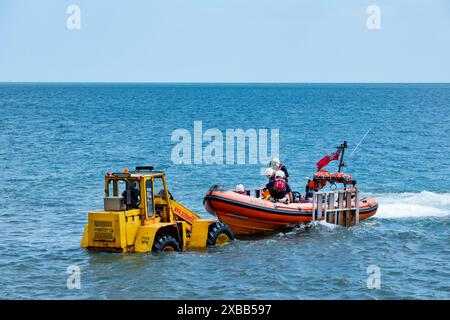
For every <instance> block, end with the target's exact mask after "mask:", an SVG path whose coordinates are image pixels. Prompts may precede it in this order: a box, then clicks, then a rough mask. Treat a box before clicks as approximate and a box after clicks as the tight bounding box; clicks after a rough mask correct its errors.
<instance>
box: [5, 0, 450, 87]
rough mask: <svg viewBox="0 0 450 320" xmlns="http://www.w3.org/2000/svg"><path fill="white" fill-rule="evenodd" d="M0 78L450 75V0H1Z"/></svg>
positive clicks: (396, 78)
mask: <svg viewBox="0 0 450 320" xmlns="http://www.w3.org/2000/svg"><path fill="white" fill-rule="evenodd" d="M72 4H74V5H78V6H79V7H80V9H81V29H80V30H68V29H67V27H66V20H67V18H68V16H69V15H68V14H67V13H66V9H67V7H68V6H69V5H72ZM372 4H374V5H378V6H379V7H380V8H381V30H368V28H367V26H366V21H367V18H368V14H367V13H366V9H367V7H368V6H369V5H372ZM0 81H14V82H22V81H24V82H26V81H48V82H58V81H68V82H72V81H73V82H83V81H89V82H95V81H100V82H109V81H113V82H141V81H144V82H450V0H386V1H385V0H371V1H365V0H340V1H333V0H328V1H325V0H316V1H302V0H270V1H269V0H158V1H156V0H146V1H144V0H132V1H115V0H108V1H106V0H84V1H82V0H71V1H65V0H39V1H33V0H28V1H26V0H0Z"/></svg>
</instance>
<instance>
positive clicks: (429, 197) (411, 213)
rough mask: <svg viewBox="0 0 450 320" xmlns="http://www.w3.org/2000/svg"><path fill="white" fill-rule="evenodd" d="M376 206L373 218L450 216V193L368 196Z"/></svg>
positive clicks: (427, 192) (423, 192) (424, 192)
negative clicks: (376, 209) (377, 205)
mask: <svg viewBox="0 0 450 320" xmlns="http://www.w3.org/2000/svg"><path fill="white" fill-rule="evenodd" d="M370 196H371V197H373V199H375V200H376V201H377V202H378V204H379V207H378V211H377V214H376V215H375V217H378V218H387V219H397V218H411V217H443V216H447V215H450V193H434V192H429V191H422V192H419V193H390V194H378V195H377V194H374V195H370Z"/></svg>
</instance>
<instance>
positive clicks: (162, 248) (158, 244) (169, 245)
mask: <svg viewBox="0 0 450 320" xmlns="http://www.w3.org/2000/svg"><path fill="white" fill-rule="evenodd" d="M174 251H181V250H180V245H179V244H178V241H177V240H176V239H175V238H174V237H172V236H168V235H159V236H157V237H156V239H155V243H154V244H153V252H174Z"/></svg>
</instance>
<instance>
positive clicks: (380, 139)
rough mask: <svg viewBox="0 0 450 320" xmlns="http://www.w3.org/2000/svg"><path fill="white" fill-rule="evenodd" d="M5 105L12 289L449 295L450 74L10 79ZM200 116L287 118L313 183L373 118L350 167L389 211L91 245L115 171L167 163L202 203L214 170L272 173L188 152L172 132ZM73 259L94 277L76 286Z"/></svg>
mask: <svg viewBox="0 0 450 320" xmlns="http://www.w3.org/2000/svg"><path fill="white" fill-rule="evenodd" d="M0 111H1V115H0V173H1V183H0V195H1V200H0V201H1V206H0V298H1V299H409V298H412V299H449V298H450V232H449V227H450V187H449V181H450V138H449V136H450V85H448V84H426V85H424V84H373V85H368V84H367V85H366V84H339V85H331V84H330V85H327V84H314V85H306V84H298V85H296V84H273V85H271V84H254V85H253V84H227V85H220V84H217V85H214V84H208V85H203V84H195V85H186V84H1V85H0ZM194 121H202V126H203V131H205V130H207V129H209V128H217V129H219V130H220V131H221V132H223V133H225V130H226V129H236V128H242V129H244V130H247V129H255V130H258V129H264V128H268V129H270V128H274V129H279V130H280V131H279V132H280V157H281V160H282V161H283V162H285V163H286V165H287V166H288V169H289V172H290V174H291V182H292V183H291V185H292V187H293V189H295V190H299V191H300V192H302V193H303V191H304V184H305V180H304V179H305V177H306V176H311V175H312V173H313V172H314V169H315V163H316V162H317V161H318V160H319V159H320V158H322V157H323V156H324V155H325V154H327V153H329V152H332V151H334V150H335V149H334V147H336V146H337V145H338V144H340V143H342V142H343V141H344V140H346V141H347V142H348V144H349V149H348V150H347V155H348V154H349V153H350V152H351V150H352V149H353V148H354V147H355V146H356V145H357V143H358V142H359V141H360V139H361V138H362V137H363V135H364V134H365V133H366V132H367V130H369V129H371V131H370V132H369V134H368V135H367V137H366V139H365V140H364V141H363V142H362V144H361V145H360V146H359V147H358V149H357V150H356V151H355V153H354V154H353V155H352V157H351V158H350V159H349V161H348V162H347V168H346V171H347V172H349V173H351V174H353V176H354V177H355V178H356V179H358V186H359V188H360V190H361V191H362V192H363V193H365V194H368V195H370V196H372V197H374V198H375V199H376V200H377V201H379V204H380V206H379V210H378V213H377V215H376V216H375V217H373V218H371V219H370V220H367V221H365V222H363V223H362V224H360V225H359V226H357V227H352V228H343V227H333V226H330V225H328V224H322V223H321V224H317V225H315V226H313V227H312V228H309V229H305V228H296V229H295V230H293V231H290V232H280V233H276V234H274V235H271V236H267V237H258V238H257V239H254V240H248V239H245V240H236V241H234V243H232V244H231V245H228V246H224V247H220V248H211V249H208V250H206V251H205V252H185V253H180V254H163V255H154V254H110V253H92V252H88V251H86V250H84V249H81V248H80V247H79V243H80V240H81V236H82V232H83V228H84V225H85V223H86V222H87V212H88V210H95V209H101V208H102V204H103V199H102V198H103V183H104V180H103V179H104V174H105V173H106V172H107V171H120V170H122V169H123V168H125V167H127V168H133V167H134V166H135V165H144V164H146V165H154V166H155V167H156V168H158V169H162V170H164V171H165V172H166V173H167V181H168V185H169V188H170V190H171V192H172V193H173V195H174V196H175V198H176V199H178V200H179V201H181V202H182V203H183V204H185V205H186V206H188V207H189V208H191V209H192V210H194V211H196V212H198V213H199V214H200V215H201V216H203V217H209V214H208V213H207V212H206V211H205V209H204V208H203V205H202V200H203V196H204V194H205V192H206V191H207V190H208V188H209V187H210V186H211V185H213V184H224V185H225V186H228V187H234V186H235V185H236V184H237V183H243V184H244V185H245V186H248V187H250V186H256V185H261V184H263V183H264V178H263V177H262V176H260V170H261V168H262V167H263V166H264V165H262V164H256V165H255V164H251V165H250V164H246V165H237V164H229V165H226V164H223V165H217V164H215V165H206V164H195V165H194V164H192V165H187V164H181V165H178V164H174V163H173V161H172V158H171V153H172V149H173V147H174V145H175V143H174V142H172V141H171V135H172V133H173V131H174V130H176V129H182V128H185V129H187V130H188V131H189V132H191V133H192V135H193V127H194ZM192 138H193V136H192ZM247 162H248V161H247ZM328 169H329V170H335V169H336V164H335V163H333V164H330V165H329V167H328ZM70 266H75V267H79V268H80V272H81V278H80V279H81V282H80V283H81V288H80V289H68V287H67V279H68V276H69V274H67V269H68V267H70ZM374 270H379V279H380V282H379V286H378V287H376V288H372V289H370V286H369V287H368V280H369V284H374V283H375V282H371V280H370V279H371V278H370V277H371V276H374V275H375V276H376V272H375V273H373V272H374Z"/></svg>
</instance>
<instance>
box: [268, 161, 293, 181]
mask: <svg viewBox="0 0 450 320" xmlns="http://www.w3.org/2000/svg"><path fill="white" fill-rule="evenodd" d="M270 166H271V167H272V169H273V170H275V171H278V170H281V171H283V172H284V176H285V180H286V182H288V181H289V173H288V170H287V168H286V165H285V164H284V163H281V162H280V159H279V158H272V160H270Z"/></svg>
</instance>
